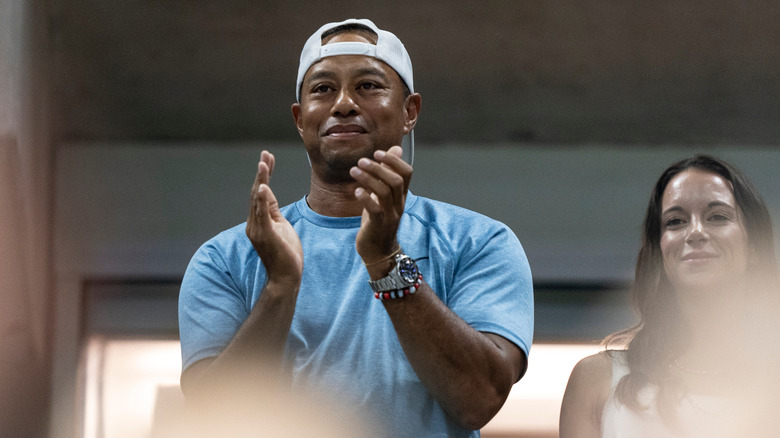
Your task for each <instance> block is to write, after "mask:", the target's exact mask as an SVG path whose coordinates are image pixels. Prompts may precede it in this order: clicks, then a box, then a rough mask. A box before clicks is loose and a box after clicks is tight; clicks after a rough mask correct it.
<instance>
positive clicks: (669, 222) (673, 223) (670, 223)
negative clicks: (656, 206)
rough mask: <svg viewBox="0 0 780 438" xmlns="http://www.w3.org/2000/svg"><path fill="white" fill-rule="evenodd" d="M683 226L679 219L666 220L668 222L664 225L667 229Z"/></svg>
mask: <svg viewBox="0 0 780 438" xmlns="http://www.w3.org/2000/svg"><path fill="white" fill-rule="evenodd" d="M682 224H683V220H682V219H680V218H678V217H673V218H669V219H667V220H666V222H664V225H665V226H667V227H674V226H677V225H682Z"/></svg>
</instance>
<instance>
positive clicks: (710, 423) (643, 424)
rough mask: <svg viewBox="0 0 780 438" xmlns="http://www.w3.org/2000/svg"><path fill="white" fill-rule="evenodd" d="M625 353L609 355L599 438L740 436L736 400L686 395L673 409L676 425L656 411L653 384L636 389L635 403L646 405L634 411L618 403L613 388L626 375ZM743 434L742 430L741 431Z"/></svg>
mask: <svg viewBox="0 0 780 438" xmlns="http://www.w3.org/2000/svg"><path fill="white" fill-rule="evenodd" d="M625 360H626V358H625V352H623V351H614V352H613V354H612V382H611V389H610V395H609V398H608V399H607V402H606V403H605V405H604V412H603V413H602V418H601V436H602V437H603V438H665V437H671V438H683V437H684V438H690V437H697V438H698V437H706V438H713V437H716V438H720V437H724V438H725V437H740V436H742V435H741V434H740V430H739V429H738V428H737V424H744V423H741V422H739V421H737V419H736V418H735V417H738V416H739V414H737V410H738V409H737V405H738V403H737V402H736V401H735V400H733V399H728V398H723V397H714V396H703V395H688V396H686V397H685V398H684V399H683V400H682V402H681V403H680V405H679V406H678V408H677V411H676V412H677V418H678V424H679V426H678V427H676V428H672V427H670V426H668V425H667V424H666V423H665V422H664V421H663V419H662V418H661V417H660V415H659V413H658V409H657V407H656V403H655V397H656V393H657V391H658V389H657V387H655V386H654V385H653V386H647V387H645V388H643V389H642V390H641V391H640V392H639V397H638V399H639V402H640V403H641V405H643V406H646V407H647V408H646V409H645V410H643V411H640V412H637V411H634V410H632V409H631V408H629V407H627V406H625V405H623V404H622V403H620V402H619V401H618V400H617V399H616V397H615V387H616V386H617V384H618V382H619V381H620V379H621V378H622V377H623V376H625V375H626V374H628V371H629V369H628V365H627V364H626V362H625ZM742 433H744V431H742Z"/></svg>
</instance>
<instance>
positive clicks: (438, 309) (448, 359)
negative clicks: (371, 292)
mask: <svg viewBox="0 0 780 438" xmlns="http://www.w3.org/2000/svg"><path fill="white" fill-rule="evenodd" d="M383 302H384V303H385V308H386V310H387V313H388V314H389V316H390V319H391V320H392V322H393V326H394V327H395V330H396V333H397V335H398V339H399V341H400V342H401V346H402V347H403V349H404V353H405V354H406V357H407V359H408V360H409V362H410V363H411V365H412V367H413V368H414V370H415V372H416V373H417V376H418V377H419V378H420V380H421V381H422V382H423V384H424V385H425V386H426V387H427V388H428V390H429V391H430V392H431V394H433V396H434V397H435V398H436V399H437V400H438V401H439V403H441V405H442V406H443V407H444V409H445V410H446V411H447V412H448V413H449V414H450V415H451V416H452V417H453V418H454V419H455V420H456V421H457V422H458V424H460V425H461V426H462V427H464V428H467V429H479V428H481V427H482V426H484V425H485V424H486V423H487V422H488V421H489V420H490V419H491V418H492V417H493V416H494V415H495V414H496V413H497V412H498V410H499V409H500V408H501V406H502V405H503V403H504V401H505V400H506V397H507V395H508V394H509V391H510V389H511V387H512V385H513V384H514V383H515V382H516V381H517V379H518V378H519V377H520V373H521V372H522V370H523V369H524V368H525V361H526V358H525V355H524V353H523V352H522V351H521V350H520V349H519V348H518V347H517V346H515V345H514V344H512V343H511V342H509V341H508V340H506V339H504V338H502V337H500V336H498V335H494V334H486V333H480V332H478V331H476V330H474V329H473V328H472V327H471V326H469V325H468V324H467V323H466V322H465V321H463V320H462V319H461V318H460V317H458V316H457V315H456V314H455V313H454V312H452V310H450V309H449V308H447V306H446V305H445V304H444V303H443V302H442V301H441V300H440V299H439V298H438V297H437V296H436V294H435V293H434V292H433V291H432V290H431V289H430V288H429V287H428V286H427V284H425V283H424V282H423V283H422V284H421V288H420V290H419V291H418V292H417V293H415V294H414V295H410V296H407V297H404V298H400V299H395V300H385V301H383Z"/></svg>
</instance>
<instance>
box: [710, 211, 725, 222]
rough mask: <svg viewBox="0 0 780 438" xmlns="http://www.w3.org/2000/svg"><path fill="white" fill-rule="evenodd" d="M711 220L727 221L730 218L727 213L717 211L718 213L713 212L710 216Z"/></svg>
mask: <svg viewBox="0 0 780 438" xmlns="http://www.w3.org/2000/svg"><path fill="white" fill-rule="evenodd" d="M710 220H711V221H727V220H729V217H728V216H726V215H725V214H719V213H716V214H713V215H711V216H710Z"/></svg>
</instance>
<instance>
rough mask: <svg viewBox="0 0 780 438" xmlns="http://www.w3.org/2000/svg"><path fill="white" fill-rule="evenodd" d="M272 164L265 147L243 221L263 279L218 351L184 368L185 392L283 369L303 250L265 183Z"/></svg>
mask: <svg viewBox="0 0 780 438" xmlns="http://www.w3.org/2000/svg"><path fill="white" fill-rule="evenodd" d="M273 167H274V156H273V155H272V154H271V153H269V152H267V151H263V152H262V154H261V158H260V162H259V163H258V166H257V174H256V176H255V181H254V183H253V185H252V195H251V202H250V209H249V215H248V218H247V226H246V234H247V236H248V237H249V240H250V241H251V242H252V246H253V247H254V248H255V251H257V253H258V255H259V256H260V259H261V260H262V262H263V265H264V266H265V269H266V274H267V281H266V284H265V286H264V287H263V291H262V293H261V295H260V298H259V299H258V301H257V303H256V304H255V306H254V307H253V308H252V311H251V312H250V313H249V317H248V318H247V319H246V321H244V323H243V324H242V325H241V328H240V329H239V330H238V332H236V334H235V336H234V337H233V339H232V340H231V341H230V343H229V344H228V345H227V347H226V348H225V349H224V350H223V351H222V352H221V353H220V354H219V356H217V357H212V358H207V359H203V360H201V361H198V362H196V363H194V364H192V365H190V366H189V367H188V368H187V369H186V370H184V372H183V373H182V376H181V387H182V391H183V392H184V394H185V395H187V396H191V395H194V396H195V397H196V398H197V396H198V395H199V394H204V395H206V396H208V395H209V393H210V392H211V391H213V390H214V389H219V388H230V387H234V386H235V385H247V384H249V383H250V382H252V381H254V380H257V378H259V377H261V376H262V373H263V372H266V373H267V372H268V371H272V372H273V371H278V373H281V372H282V370H281V367H280V366H281V360H282V356H283V353H284V348H285V343H286V342H287V335H288V333H289V330H290V325H291V323H292V318H293V314H294V312H295V303H296V300H297V296H298V289H299V287H300V283H301V276H302V274H303V250H302V248H301V243H300V240H299V239H298V235H297V234H296V233H295V230H294V229H293V228H292V225H290V223H289V222H287V220H286V219H285V218H284V216H282V214H281V212H280V210H279V204H278V202H277V200H276V197H275V196H274V194H273V192H272V191H271V188H270V187H269V186H268V182H269V180H270V177H271V173H272V172H273ZM248 364H251V366H247V365H248ZM274 374H276V373H274ZM277 375H278V374H277Z"/></svg>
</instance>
